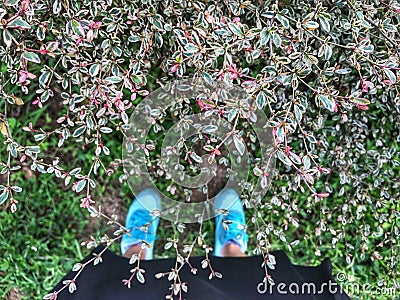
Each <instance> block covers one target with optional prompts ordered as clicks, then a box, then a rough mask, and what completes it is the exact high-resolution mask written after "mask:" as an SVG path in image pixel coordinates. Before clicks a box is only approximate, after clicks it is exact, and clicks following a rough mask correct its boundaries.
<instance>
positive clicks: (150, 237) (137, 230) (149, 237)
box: [121, 188, 161, 259]
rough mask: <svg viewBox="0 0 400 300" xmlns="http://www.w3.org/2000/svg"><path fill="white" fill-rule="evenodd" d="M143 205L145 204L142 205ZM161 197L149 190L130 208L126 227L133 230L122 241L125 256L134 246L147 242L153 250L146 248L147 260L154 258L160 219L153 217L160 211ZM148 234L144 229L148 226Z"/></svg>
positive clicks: (141, 194)
mask: <svg viewBox="0 0 400 300" xmlns="http://www.w3.org/2000/svg"><path fill="white" fill-rule="evenodd" d="M142 203H143V204H142ZM160 209H161V205H160V195H159V194H158V193H157V192H156V191H155V190H154V189H152V188H147V189H145V190H143V191H141V192H140V193H139V195H137V197H136V199H135V200H134V201H133V202H132V204H131V206H130V207H129V211H128V214H127V216H126V223H125V227H126V228H127V229H129V230H131V229H133V230H132V231H131V232H130V233H125V234H124V235H123V237H122V240H121V253H122V254H124V253H125V252H126V251H127V250H128V249H129V247H131V246H132V245H135V244H138V243H142V241H146V242H147V243H148V244H150V245H151V248H146V256H145V259H152V258H153V247H154V242H155V240H156V233H157V227H158V223H159V222H160V218H159V217H155V216H153V215H151V212H152V211H154V210H160ZM149 223H150V225H149V226H148V227H147V233H146V231H144V230H143V229H145V227H143V226H144V225H146V224H149Z"/></svg>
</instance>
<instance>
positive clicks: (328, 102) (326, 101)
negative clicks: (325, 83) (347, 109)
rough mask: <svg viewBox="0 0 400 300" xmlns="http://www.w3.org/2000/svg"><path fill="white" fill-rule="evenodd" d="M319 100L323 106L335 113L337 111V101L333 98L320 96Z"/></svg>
mask: <svg viewBox="0 0 400 300" xmlns="http://www.w3.org/2000/svg"><path fill="white" fill-rule="evenodd" d="M318 99H319V100H320V101H321V102H322V106H323V107H325V108H326V109H328V110H329V111H331V112H333V111H334V110H335V106H336V104H335V100H334V99H333V98H332V97H331V96H326V95H318Z"/></svg>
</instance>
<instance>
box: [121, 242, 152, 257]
mask: <svg viewBox="0 0 400 300" xmlns="http://www.w3.org/2000/svg"><path fill="white" fill-rule="evenodd" d="M146 251H147V249H146V248H144V249H143V248H142V243H137V244H134V245H132V246H130V247H129V248H128V250H126V252H125V253H124V254H123V255H122V256H123V257H126V258H131V257H132V255H134V254H140V259H146Z"/></svg>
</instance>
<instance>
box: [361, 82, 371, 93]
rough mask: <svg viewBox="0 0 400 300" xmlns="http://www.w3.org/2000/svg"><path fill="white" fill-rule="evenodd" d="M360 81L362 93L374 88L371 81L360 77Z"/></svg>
mask: <svg viewBox="0 0 400 300" xmlns="http://www.w3.org/2000/svg"><path fill="white" fill-rule="evenodd" d="M360 82H361V91H362V92H363V93H366V92H368V90H369V89H372V88H374V84H373V83H372V82H371V81H367V80H364V78H361V79H360Z"/></svg>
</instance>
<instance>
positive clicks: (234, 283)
mask: <svg viewBox="0 0 400 300" xmlns="http://www.w3.org/2000/svg"><path fill="white" fill-rule="evenodd" d="M102 249H103V248H101V247H98V248H96V249H94V250H93V251H92V253H99V252H100V251H101V250H102ZM271 254H273V255H274V256H275V258H276V269H275V270H268V272H269V274H270V275H271V276H272V278H273V279H274V281H275V285H269V284H262V283H261V282H262V280H263V278H264V277H265V272H264V269H263V268H262V267H261V264H262V262H263V257H262V256H248V257H225V258H222V257H213V256H212V257H211V258H210V259H211V266H212V268H213V269H214V270H215V271H218V272H220V273H221V274H222V278H216V277H214V278H213V279H212V280H209V279H208V278H209V275H210V269H209V268H206V269H203V268H202V267H201V261H202V260H203V259H204V257H192V258H190V260H189V262H190V263H191V265H192V266H193V267H195V268H197V269H198V271H197V274H196V275H194V274H193V273H192V272H191V271H190V268H189V266H188V265H185V266H184V267H183V268H182V270H181V272H180V273H179V274H180V279H181V281H182V282H186V285H187V287H188V289H187V293H183V294H182V298H183V299H188V300H191V299H212V300H214V299H224V300H225V299H246V300H247V299H268V300H275V299H296V300H297V299H300V300H302V299H304V300H305V299H324V300H325V299H326V300H329V299H332V300H348V299H350V298H349V297H348V296H347V295H346V293H345V292H344V291H343V290H342V289H341V288H340V286H339V285H338V284H337V283H336V282H335V280H334V278H333V276H332V266H331V263H330V260H329V259H327V258H325V259H324V261H323V262H322V263H321V265H319V266H317V267H305V266H296V265H293V264H291V262H290V260H289V258H288V257H287V255H286V254H285V253H284V252H283V251H275V252H272V253H271ZM92 257H93V254H90V255H88V256H87V257H86V258H85V259H84V260H83V261H82V262H85V261H87V260H89V259H90V258H92ZM102 258H103V260H102V262H101V263H100V264H98V265H96V266H94V265H93V264H90V265H88V266H87V267H86V268H85V269H84V270H83V271H82V273H81V274H80V276H79V277H78V279H77V280H76V286H77V290H76V291H75V292H74V293H72V294H71V293H69V291H68V288H66V289H64V290H63V291H62V292H60V293H59V294H58V297H57V299H61V300H62V299H82V300H83V299H84V300H91V299H93V300H101V299H165V296H166V295H169V294H170V293H171V290H169V288H170V286H171V283H172V282H171V281H168V279H167V277H168V276H165V277H162V278H160V279H157V278H156V277H155V274H157V273H160V272H168V271H170V270H171V268H173V267H174V266H175V261H176V259H175V258H169V259H154V260H148V261H141V262H140V266H141V268H143V269H145V273H144V275H145V279H146V281H145V283H143V284H142V283H139V282H138V281H137V280H136V278H134V279H133V280H132V287H131V289H128V287H127V286H126V285H124V284H123V282H122V280H123V279H125V278H129V277H130V275H131V273H130V272H129V271H130V269H131V268H133V267H135V265H129V260H128V259H127V258H124V257H121V256H117V255H115V254H114V253H113V252H111V251H108V250H106V251H105V252H104V254H103V255H102ZM75 274H76V272H70V273H68V274H67V275H66V276H65V277H64V278H63V279H62V280H61V281H60V282H59V283H58V284H57V286H56V287H55V288H54V290H53V291H56V290H59V289H60V288H61V287H62V286H63V281H64V280H69V279H72V278H73V277H74V275H75ZM174 299H178V297H177V296H175V298H174Z"/></svg>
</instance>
